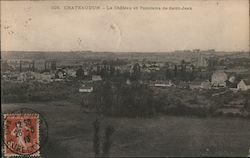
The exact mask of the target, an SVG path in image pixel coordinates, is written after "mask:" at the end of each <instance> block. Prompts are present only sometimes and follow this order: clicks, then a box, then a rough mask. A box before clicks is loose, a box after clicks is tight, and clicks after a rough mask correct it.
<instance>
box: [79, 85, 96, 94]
mask: <svg viewBox="0 0 250 158" xmlns="http://www.w3.org/2000/svg"><path fill="white" fill-rule="evenodd" d="M79 92H80V93H91V92H93V87H92V86H87V85H82V86H81V87H80V88H79Z"/></svg>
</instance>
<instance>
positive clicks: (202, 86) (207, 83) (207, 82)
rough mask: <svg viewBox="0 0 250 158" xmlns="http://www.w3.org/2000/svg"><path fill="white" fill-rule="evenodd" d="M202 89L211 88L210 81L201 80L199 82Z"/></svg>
mask: <svg viewBox="0 0 250 158" xmlns="http://www.w3.org/2000/svg"><path fill="white" fill-rule="evenodd" d="M200 87H201V88H202V89H211V87H212V86H211V82H210V81H209V80H206V81H203V82H201V86H200Z"/></svg>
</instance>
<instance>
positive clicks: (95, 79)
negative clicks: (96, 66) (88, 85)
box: [92, 75, 102, 81]
mask: <svg viewBox="0 0 250 158" xmlns="http://www.w3.org/2000/svg"><path fill="white" fill-rule="evenodd" d="M101 80H102V77H101V76H100V75H92V81H101Z"/></svg>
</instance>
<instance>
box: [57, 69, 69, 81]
mask: <svg viewBox="0 0 250 158" xmlns="http://www.w3.org/2000/svg"><path fill="white" fill-rule="evenodd" d="M66 75H67V73H66V71H64V70H63V69H58V70H57V71H56V73H55V78H56V79H63V78H65V77H66Z"/></svg>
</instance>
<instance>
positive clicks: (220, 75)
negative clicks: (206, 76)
mask: <svg viewBox="0 0 250 158" xmlns="http://www.w3.org/2000/svg"><path fill="white" fill-rule="evenodd" d="M227 79H228V75H227V74H226V73H225V72H223V71H216V72H214V73H213V75H212V77H211V84H212V86H214V87H226V80H227Z"/></svg>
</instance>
